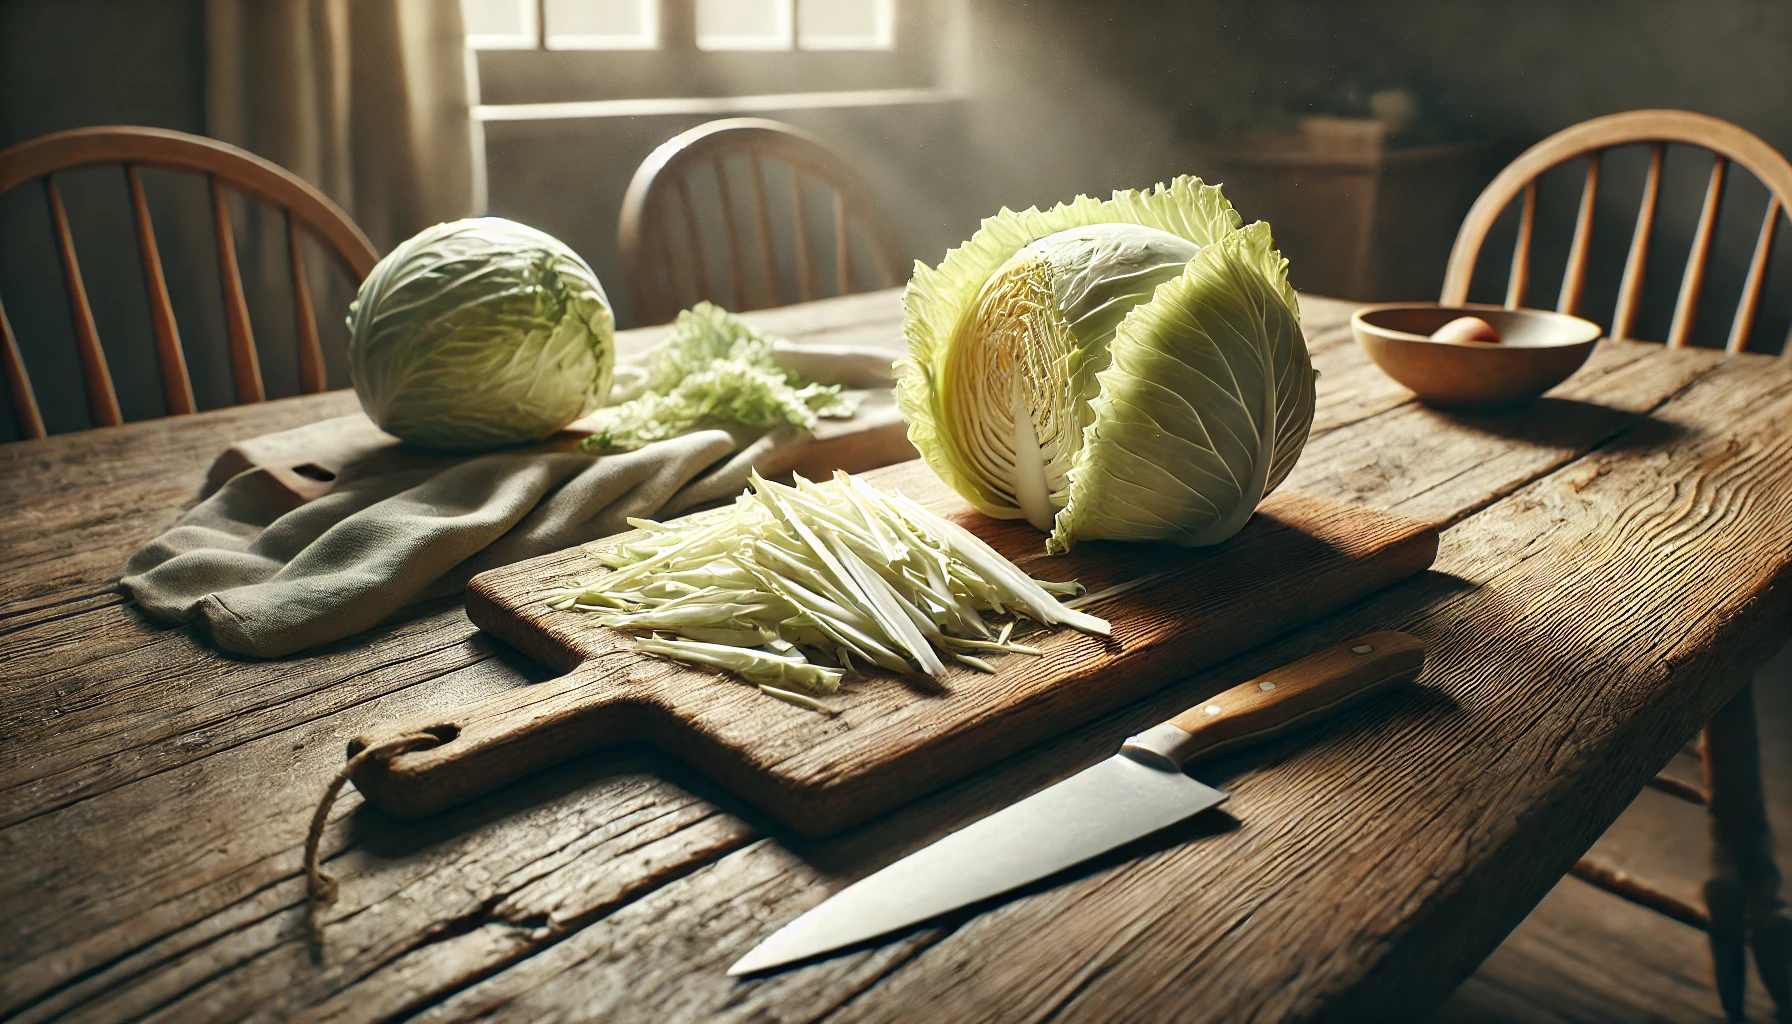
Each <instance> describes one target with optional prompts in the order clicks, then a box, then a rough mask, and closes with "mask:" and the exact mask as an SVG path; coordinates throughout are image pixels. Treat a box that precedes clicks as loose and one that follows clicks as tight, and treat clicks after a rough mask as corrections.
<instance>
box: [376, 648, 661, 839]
mask: <svg viewBox="0 0 1792 1024" xmlns="http://www.w3.org/2000/svg"><path fill="white" fill-rule="evenodd" d="M618 653H621V652H618ZM607 660H608V659H601V658H599V659H593V660H591V661H587V662H585V663H584V664H582V665H579V666H578V667H576V668H574V669H573V670H572V671H571V672H569V673H567V674H566V675H563V676H560V677H559V678H557V679H550V680H548V681H546V682H543V683H535V684H533V685H530V686H520V687H517V688H516V689H515V690H511V691H507V692H505V693H502V694H499V695H497V696H495V697H492V698H488V699H486V700H483V701H480V702H478V703H477V704H474V705H472V706H470V707H466V708H462V709H460V710H459V711H457V712H455V713H452V714H448V715H443V716H439V717H432V718H415V719H410V720H405V721H396V722H392V723H390V724H386V725H382V726H379V727H377V728H375V729H372V730H369V731H367V732H365V733H361V734H359V735H357V736H355V737H354V738H353V739H352V740H350V741H349V745H348V755H349V757H351V758H352V757H354V756H355V755H356V754H357V753H359V752H360V751H362V750H364V749H366V748H367V747H370V746H373V745H374V744H377V743H382V742H386V741H389V740H393V739H396V738H398V737H400V736H407V735H413V734H416V733H425V734H428V735H432V736H435V737H437V739H438V740H439V741H440V742H438V743H437V744H436V745H435V746H433V747H429V748H427V749H423V750H413V751H410V752H408V753H402V754H397V755H394V756H392V757H376V758H373V759H370V760H368V761H366V762H364V763H363V764H362V765H361V766H360V767H359V768H358V769H357V770H356V771H355V774H354V782H355V788H356V789H358V790H360V792H361V795H362V796H364V797H366V798H367V799H368V800H369V801H371V802H372V803H374V804H375V805H377V806H378V807H379V808H380V809H381V810H384V811H386V812H388V813H391V814H395V815H397V816H399V817H403V818H420V817H424V816H426V815H430V814H435V813H436V812H438V811H441V810H445V809H447V808H449V807H452V806H454V805H455V804H458V803H461V802H462V801H465V800H470V799H472V798H474V797H476V796H480V795H482V794H484V793H488V792H490V791H492V790H494V789H497V788H498V787H499V786H502V785H504V784H506V783H508V782H512V781H514V780H516V779H520V778H522V777H523V776H525V775H529V774H532V773H534V772H537V771H540V770H542V769H544V768H549V767H552V766H554V765H556V764H559V763H561V762H563V761H566V760H568V759H570V758H573V757H577V756H579V755H581V754H585V753H588V752H590V751H592V750H595V749H597V748H599V747H603V746H609V745H611V744H615V743H622V742H627V741H628V740H630V739H638V738H645V736H646V734H647V733H648V732H649V731H650V730H651V728H652V724H651V721H650V719H651V718H652V716H653V706H652V704H651V702H649V701H647V700H645V699H643V697H642V692H641V689H640V687H638V686H636V685H635V682H636V681H635V680H634V679H633V678H632V673H631V669H632V668H633V667H634V666H635V665H638V664H640V662H641V660H642V659H641V656H640V655H634V654H626V655H624V656H623V657H621V658H618V659H615V660H614V661H610V662H609V663H608V664H606V661H607Z"/></svg>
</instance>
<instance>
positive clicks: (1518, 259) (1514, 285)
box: [1506, 181, 1537, 309]
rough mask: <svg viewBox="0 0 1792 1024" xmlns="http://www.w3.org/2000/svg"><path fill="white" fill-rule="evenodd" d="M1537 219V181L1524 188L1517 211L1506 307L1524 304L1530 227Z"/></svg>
mask: <svg viewBox="0 0 1792 1024" xmlns="http://www.w3.org/2000/svg"><path fill="white" fill-rule="evenodd" d="M1536 220H1537V183H1536V182H1534V181H1533V182H1531V183H1530V184H1529V185H1526V186H1525V188H1524V203H1523V205H1522V206H1521V207H1520V208H1519V212H1518V240H1517V241H1516V242H1514V243H1513V244H1512V272H1511V274H1510V275H1509V276H1508V277H1507V278H1506V308H1507V309H1516V308H1517V307H1519V306H1521V305H1523V304H1524V293H1525V289H1526V288H1528V287H1530V283H1531V228H1532V226H1533V225H1534V224H1535V223H1536Z"/></svg>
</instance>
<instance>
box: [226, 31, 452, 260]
mask: <svg viewBox="0 0 1792 1024" xmlns="http://www.w3.org/2000/svg"><path fill="white" fill-rule="evenodd" d="M205 15H206V26H205V31H206V85H205V93H206V96H205V99H206V126H207V134H209V135H211V136H212V137H214V138H217V139H221V140H223V141H225V142H229V143H232V144H234V145H238V146H241V147H243V148H244V149H247V150H249V151H250V152H253V153H256V154H258V155H260V156H262V157H265V158H267V159H269V160H272V161H273V162H274V163H277V164H280V165H281V166H282V167H285V168H287V169H289V170H291V171H293V172H294V173H296V174H298V175H299V176H300V177H302V178H304V179H306V180H307V181H310V182H312V183H313V184H315V185H317V186H318V187H319V188H321V189H322V190H323V191H324V192H325V193H326V194H327V195H329V196H330V198H332V199H334V200H335V201H336V202H337V204H339V205H340V206H342V208H343V209H345V210H347V211H348V213H349V215H350V216H351V217H353V218H354V220H355V222H356V223H358V224H359V225H360V226H361V229H362V230H363V231H365V232H367V235H368V237H369V238H370V239H372V240H373V244H374V247H375V248H376V249H378V250H379V251H380V252H381V253H385V252H388V251H390V250H391V248H392V246H393V245H394V244H396V243H398V242H400V241H403V240H404V239H405V238H408V237H409V236H411V235H412V234H415V233H416V232H417V231H419V230H421V229H423V228H425V227H428V226H429V225H431V224H435V223H438V222H440V221H445V220H455V219H457V218H460V217H467V216H475V215H478V214H480V213H483V212H484V209H485V182H484V152H483V149H484V147H483V145H482V143H483V139H482V137H481V134H480V129H479V126H478V125H477V124H476V123H475V122H474V121H473V120H472V118H471V112H470V103H469V101H470V97H471V91H470V89H469V86H470V84H471V77H472V76H471V75H470V70H471V63H470V60H469V57H470V55H469V54H468V52H467V50H466V48H465V45H464V38H463V34H462V29H461V18H460V4H458V3H456V2H454V0H206V10H205Z"/></svg>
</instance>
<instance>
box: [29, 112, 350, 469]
mask: <svg viewBox="0 0 1792 1024" xmlns="http://www.w3.org/2000/svg"><path fill="white" fill-rule="evenodd" d="M112 164H116V165H120V166H122V167H123V169H124V184H125V187H126V188H127V189H128V191H129V195H130V203H131V215H132V219H133V220H134V221H135V224H136V236H137V246H138V251H139V254H140V255H141V258H142V264H143V275H144V285H145V288H146V290H147V291H148V293H149V312H150V325H151V329H152V331H153V333H154V335H155V342H156V355H157V360H158V362H159V365H160V367H161V377H162V393H163V397H164V400H165V402H166V405H167V408H168V411H169V413H170V414H182V413H190V412H193V411H194V408H195V407H194V403H193V387H192V384H191V382H190V380H189V378H188V375H187V362H186V356H185V355H184V354H183V353H182V351H181V344H180V331H179V328H178V327H177V326H176V325H175V322H174V311H173V308H172V306H171V304H170V302H169V297H168V285H167V282H166V280H165V279H164V277H163V275H162V259H161V254H160V251H159V250H158V249H157V247H156V238H155V228H154V225H153V224H152V223H151V221H150V216H149V205H148V203H147V202H145V200H144V194H143V182H142V180H141V177H140V175H139V173H138V171H139V168H143V167H155V168H161V169H166V170H174V171H183V172H189V173H193V174H202V175H205V177H206V180H207V183H208V185H209V188H210V192H211V207H212V223H213V228H214V233H215V237H216V240H217V246H218V266H219V270H220V277H221V280H220V284H221V287H222V290H223V296H224V322H225V329H226V332H227V335H228V338H229V348H230V361H231V372H232V380H233V382H234V384H235V390H236V399H237V402H238V403H247V402H259V401H262V400H263V399H264V398H265V397H266V393H265V391H264V389H263V387H262V380H261V365H260V361H259V360H258V358H257V356H256V353H255V338H254V334H253V333H252V331H251V329H250V325H249V309H248V305H247V303H246V302H245V301H244V298H243V282H242V274H241V271H240V270H239V269H238V266H237V258H236V237H235V234H234V232H233V229H232V227H231V222H230V212H229V208H228V207H227V206H226V204H225V202H224V196H225V189H226V188H229V189H234V190H236V191H238V192H241V193H243V194H245V195H247V196H250V197H252V198H254V199H257V200H260V201H262V202H265V203H268V204H270V205H272V206H274V207H277V208H278V209H280V210H281V211H282V213H283V214H284V215H285V218H286V234H287V254H288V257H289V259H290V261H291V264H292V271H291V274H292V291H293V307H294V309H295V311H296V319H297V336H298V346H299V381H300V387H301V388H302V389H303V390H304V391H305V392H306V393H312V392H317V391H322V390H323V389H324V386H325V385H324V360H323V350H322V348H321V347H320V346H319V344H318V340H317V322H316V318H315V315H314V313H313V311H312V306H311V292H310V288H309V287H308V285H307V283H306V280H305V265H304V261H303V260H302V259H301V258H300V252H299V228H300V227H301V226H302V227H303V228H304V229H305V230H307V231H309V232H310V233H311V234H312V236H313V237H315V238H317V239H318V240H320V241H321V242H323V244H324V247H325V248H326V249H328V250H329V251H330V252H331V253H333V254H334V255H335V257H336V259H337V261H338V262H340V263H341V265H342V267H343V269H344V270H345V271H347V272H348V274H349V275H350V276H351V277H352V278H353V279H354V280H355V281H356V282H357V283H358V282H359V281H361V280H362V279H363V278H365V277H366V276H367V274H368V272H369V271H371V270H372V269H373V265H374V263H376V262H378V260H379V256H378V254H377V253H375V252H374V249H373V245H372V243H370V242H369V241H368V240H367V236H366V235H364V234H362V233H361V229H360V228H358V227H356V226H355V224H354V222H353V221H351V220H350V219H349V218H348V215H347V214H345V213H343V212H342V210H341V208H339V207H338V206H337V205H336V204H335V203H332V202H331V201H330V200H329V199H328V198H327V197H325V196H324V194H323V193H321V192H319V191H318V190H316V189H315V188H312V187H311V186H310V185H308V184H306V183H305V182H303V181H301V180H300V179H299V178H297V177H296V176H294V175H293V174H292V173H291V172H289V171H287V170H285V169H283V168H281V167H278V166H276V165H274V164H271V163H269V162H268V161H266V160H263V159H261V158H260V157H258V156H255V155H254V154H251V153H247V152H245V151H243V150H240V149H238V148H236V147H235V146H230V145H226V144H224V143H222V142H218V141H215V140H213V139H207V138H201V137H199V136H196V135H187V134H185V133H183V132H175V131H166V130H163V129H160V128H138V127H130V126H115V127H103V128H77V129H74V130H72V131H64V132H57V133H55V134H53V135H46V136H44V137H42V138H39V139H33V140H31V141H30V142H25V143H21V144H19V145H17V146H14V147H12V148H11V149H8V150H6V151H5V152H0V193H5V192H8V191H10V190H11V189H13V188H16V187H18V186H20V185H23V184H25V183H26V182H29V181H31V180H33V179H36V180H38V181H40V182H42V184H43V189H44V197H45V199H46V200H47V201H48V203H49V207H50V224H51V229H52V231H53V232H54V234H55V238H56V250H57V253H58V255H59V256H60V258H61V263H62V279H63V283H64V285H65V286H66V287H67V290H68V302H69V312H70V317H71V319H72V320H73V322H74V329H75V345H76V347H77V349H78V350H79V355H80V359H81V371H82V377H83V379H84V382H85V384H86V390H87V401H88V405H89V406H90V408H91V412H92V415H93V420H94V423H95V424H96V425H99V426H116V425H117V424H119V423H120V422H122V421H123V417H122V416H121V415H120V413H119V408H118V395H117V392H116V390H115V389H114V387H113V383H112V374H111V371H110V370H109V369H108V368H107V365H106V354H105V351H104V350H103V349H101V348H100V340H99V334H98V332H97V331H96V330H95V328H94V320H93V311H92V309H91V308H90V307H89V306H88V302H87V289H86V286H85V284H84V283H83V282H82V279H81V266H80V262H79V260H77V259H76V256H75V246H74V239H73V236H72V235H71V233H70V231H69V223H68V213H67V211H66V210H65V209H64V207H63V203H62V195H61V193H60V192H59V191H58V190H57V187H56V175H57V173H59V172H62V171H69V170H74V169H76V168H80V167H92V166H96V165H112ZM0 371H3V372H4V374H5V376H6V384H7V388H8V390H9V392H10V394H11V397H12V405H13V411H14V415H15V417H16V418H17V420H18V424H19V432H20V433H21V434H22V435H23V436H25V437H28V438H36V437H43V436H44V434H45V431H44V423H43V417H42V416H41V415H40V414H39V411H38V405H37V396H36V393H35V392H34V391H33V390H32V387H31V378H30V376H29V374H27V373H26V371H25V364H24V361H23V360H22V359H21V358H20V355H19V346H18V340H17V338H16V337H14V335H13V331H12V326H11V324H10V323H9V322H8V320H7V318H6V311H5V308H4V307H3V306H0Z"/></svg>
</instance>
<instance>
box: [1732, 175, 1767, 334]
mask: <svg viewBox="0 0 1792 1024" xmlns="http://www.w3.org/2000/svg"><path fill="white" fill-rule="evenodd" d="M1779 225H1780V200H1779V197H1778V196H1770V197H1769V198H1768V200H1767V216H1765V217H1763V218H1762V219H1761V236H1760V238H1758V239H1757V240H1756V241H1755V253H1754V255H1753V256H1750V257H1749V261H1748V277H1746V278H1745V279H1744V280H1743V282H1742V298H1741V299H1739V300H1738V301H1737V303H1736V318H1735V319H1734V320H1732V321H1731V322H1730V340H1729V341H1728V342H1727V343H1726V344H1725V345H1724V351H1726V352H1731V353H1735V352H1741V351H1742V350H1743V349H1745V348H1747V347H1748V335H1749V332H1750V331H1752V330H1754V329H1755V310H1756V309H1757V308H1758V307H1759V306H1760V304H1761V282H1762V280H1763V279H1764V278H1765V277H1766V276H1767V261H1768V259H1769V258H1770V257H1771V256H1772V255H1773V236H1774V232H1775V231H1777V230H1778V228H1779Z"/></svg>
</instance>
